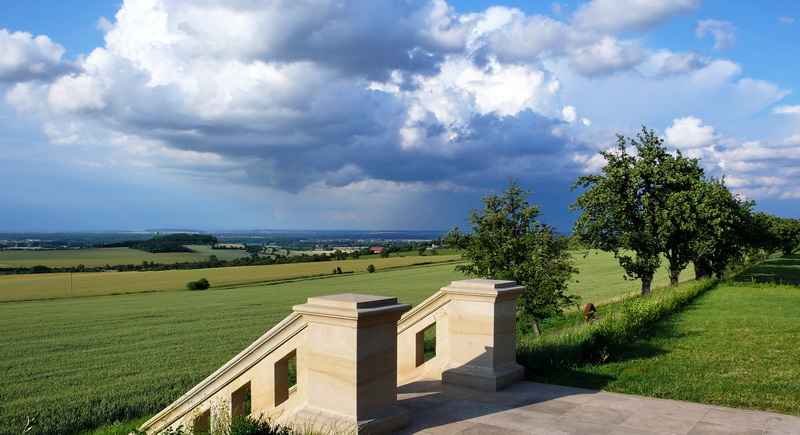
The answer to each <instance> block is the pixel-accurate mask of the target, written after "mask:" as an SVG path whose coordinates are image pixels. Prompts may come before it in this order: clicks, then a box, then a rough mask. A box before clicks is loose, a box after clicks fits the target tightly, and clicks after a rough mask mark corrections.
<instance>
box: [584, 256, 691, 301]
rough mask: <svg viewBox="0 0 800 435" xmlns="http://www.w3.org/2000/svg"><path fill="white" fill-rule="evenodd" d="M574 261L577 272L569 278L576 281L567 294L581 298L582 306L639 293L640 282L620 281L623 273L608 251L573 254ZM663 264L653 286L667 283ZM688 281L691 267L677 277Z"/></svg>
mask: <svg viewBox="0 0 800 435" xmlns="http://www.w3.org/2000/svg"><path fill="white" fill-rule="evenodd" d="M574 258H575V267H577V268H578V270H579V271H580V273H578V274H577V275H574V276H573V279H575V280H576V281H577V282H573V283H571V284H570V285H569V291H568V293H572V294H576V295H579V296H581V302H582V303H583V304H584V305H585V304H586V303H587V302H592V303H594V304H595V305H597V304H598V303H602V302H605V301H609V300H612V299H615V298H619V297H620V296H625V295H628V294H630V293H638V292H641V290H642V282H641V281H638V280H630V279H628V280H625V279H624V275H625V272H624V271H623V270H622V267H620V265H619V262H618V261H617V259H615V258H614V255H613V254H611V253H610V252H603V251H597V250H591V251H588V254H587V255H584V254H583V253H582V252H581V253H576V254H574ZM665 264H666V263H665V262H664V261H662V265H661V268H660V269H659V270H658V272H657V273H656V275H655V276H654V277H653V284H652V285H653V287H657V286H662V285H667V284H669V273H668V272H667V268H666V265H665ZM688 278H694V271H693V270H692V269H691V266H690V267H689V269H687V270H684V271H683V273H682V274H681V280H684V279H688Z"/></svg>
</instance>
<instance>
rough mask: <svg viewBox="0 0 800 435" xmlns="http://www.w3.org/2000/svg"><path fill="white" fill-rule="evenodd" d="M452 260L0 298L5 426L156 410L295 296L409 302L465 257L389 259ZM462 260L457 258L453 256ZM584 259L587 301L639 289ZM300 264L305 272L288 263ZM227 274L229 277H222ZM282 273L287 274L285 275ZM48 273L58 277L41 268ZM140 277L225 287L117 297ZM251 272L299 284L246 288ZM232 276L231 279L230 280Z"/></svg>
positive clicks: (88, 424)
mask: <svg viewBox="0 0 800 435" xmlns="http://www.w3.org/2000/svg"><path fill="white" fill-rule="evenodd" d="M447 257H448V256H444V255H437V256H425V257H423V258H420V257H392V258H389V259H369V260H347V261H340V262H339V265H340V267H342V269H344V270H346V271H347V270H356V269H358V270H360V269H361V268H363V269H365V268H366V266H367V265H368V264H372V263H374V264H375V265H376V267H378V268H379V271H378V272H377V273H373V274H369V273H352V274H344V275H330V271H331V270H332V268H333V267H335V263H333V262H324V263H301V264H295V265H273V266H253V267H246V268H220V269H205V270H190V271H165V272H129V273H128V272H109V273H94V274H74V275H75V276H74V277H73V279H76V280H77V279H78V278H77V277H78V276H80V277H86V278H89V277H91V276H97V278H96V279H98V280H100V281H98V282H97V283H95V284H94V285H95V287H93V288H94V289H95V290H94V291H95V292H96V293H94V294H101V295H99V296H94V297H80V298H69V297H67V298H61V299H50V300H29V301H17V302H7V303H0V339H2V342H3V346H0V370H2V373H3V376H0V433H19V432H21V431H22V428H23V427H24V425H25V421H26V418H28V417H31V418H32V417H36V422H37V423H36V426H35V427H34V430H33V431H32V432H31V433H69V432H74V431H77V430H81V429H85V428H92V427H96V426H98V425H101V424H104V423H108V422H113V421H115V420H125V419H130V418H138V417H141V416H143V415H152V414H153V413H155V412H157V411H158V410H160V409H161V408H163V407H164V406H166V405H167V404H169V403H170V402H171V401H173V400H174V399H176V398H177V397H179V396H180V395H182V394H183V393H184V392H185V391H187V390H188V389H189V388H191V387H192V386H194V385H195V384H196V383H197V382H199V381H200V380H202V379H203V378H204V377H205V376H207V375H208V374H210V373H211V372H212V371H214V370H215V369H217V368H218V367H219V366H220V365H222V364H223V363H224V362H226V361H227V360H229V359H230V358H231V357H232V356H234V355H235V354H237V353H238V352H239V351H241V350H242V349H244V348H245V347H246V346H247V345H249V344H250V343H251V342H252V341H253V340H255V339H256V338H257V337H259V336H260V335H262V334H263V333H264V332H266V331H267V330H269V329H270V328H271V327H272V326H274V325H275V324H276V323H278V322H279V321H280V320H282V319H283V318H284V317H285V316H286V315H288V314H289V313H290V312H291V307H292V306H293V305H295V304H300V303H304V302H305V301H306V299H307V298H308V297H310V296H320V295H326V294H335V293H349V292H353V293H367V294H375V295H387V296H397V297H398V299H399V301H400V302H404V303H410V304H412V305H413V304H418V303H419V302H421V301H423V300H424V299H426V298H427V297H428V296H430V295H432V294H433V293H434V292H436V291H437V290H438V289H439V288H441V287H443V286H445V285H448V284H449V283H450V282H451V281H453V280H458V279H463V278H464V276H463V275H460V274H457V273H455V272H454V271H453V268H454V263H452V262H448V263H443V264H428V265H422V266H415V267H405V268H403V267H397V268H394V269H391V268H386V267H389V266H390V265H391V266H403V265H408V264H412V263H415V262H420V261H441V260H448V258H447ZM453 258H457V257H452V258H449V259H450V260H452V259H453ZM383 262H385V263H383ZM577 262H578V267H579V268H581V269H582V270H583V272H582V273H581V274H580V275H578V276H577V278H578V279H579V280H580V282H579V283H574V284H573V285H572V286H571V290H572V292H575V293H578V294H580V295H581V296H582V297H583V300H584V301H599V300H602V299H604V298H606V297H608V296H611V297H614V296H620V295H621V294H624V293H628V292H630V291H634V290H636V289H637V288H638V283H637V282H632V281H624V280H622V272H621V269H619V266H618V265H616V261H615V260H614V259H613V257H611V256H609V255H606V254H602V253H600V254H598V255H590V256H589V257H587V258H585V259H584V258H582V257H579V258H578V259H577ZM288 266H292V267H296V268H298V269H285V267H288ZM356 266H357V267H356ZM313 267H319V268H320V269H319V270H318V272H319V274H327V275H326V276H322V277H317V278H315V279H300V278H297V277H298V276H307V275H310V274H314V273H315V272H314V271H315V269H313V270H312V269H310V268H313ZM351 267H352V269H351ZM178 272H180V273H178ZM215 272H218V273H220V275H219V276H217V275H213V273H215ZM173 274H176V275H173ZM279 274H285V275H281V276H283V278H279V277H278V275H279ZM48 275H56V274H42V275H38V276H39V277H42V278H44V277H47V276H48ZM129 275H131V276H139V277H138V278H136V279H146V280H147V281H146V282H148V283H150V284H148V285H151V286H157V285H161V286H164V285H165V283H166V282H167V281H170V280H171V282H172V283H173V284H172V285H173V286H174V287H173V288H172V289H173V290H178V289H182V288H184V286H185V283H186V282H187V281H189V280H194V279H197V278H199V277H200V276H204V277H206V278H207V279H209V281H211V283H212V286H217V287H212V288H211V289H210V290H206V291H199V292H189V291H159V292H151V293H138V294H118V295H108V294H109V293H123V291H122V290H124V289H125V285H131V286H134V284H125V283H126V280H128V279H130V278H128V276H129ZM36 276H37V275H25V276H4V277H0V295H2V297H4V298H6V299H5V300H15V299H14V298H17V299H19V297H18V296H17V295H15V292H20V291H23V292H26V293H29V295H28V296H30V293H31V292H34V290H32V289H31V288H32V287H35V286H36V285H40V284H34V282H32V281H28V282H25V281H19V282H17V283H16V284H15V285H16V286H17V287H9V286H7V287H2V285H3V284H4V283H6V281H4V280H6V279H9V278H17V277H21V278H29V279H30V278H32V277H36ZM51 278H52V277H51ZM68 278H69V274H61V276H60V277H58V280H59V286H60V288H58V289H56V290H52V289H51V290H47V289H40V290H37V291H39V292H42V293H41V297H51V298H53V297H61V296H58V295H57V294H56V293H53V292H54V291H57V292H61V294H64V293H67V292H68V287H67V283H66V280H67V279H68ZM248 279H252V280H256V281H268V280H271V279H293V281H283V282H279V283H272V284H269V283H262V284H247V285H235V284H237V283H240V284H241V283H244V282H246V280H248ZM226 280H228V281H226ZM137 282H138V283H139V284H136V285H138V287H136V286H134V287H131V288H133V290H131V291H142V288H147V286H145V285H143V284H141V282H140V281H137ZM223 282H229V283H230V287H225V288H220V287H218V286H219V285H221V284H222V283H223ZM84 284H85V283H84ZM80 285H82V284H78V281H76V282H75V283H74V287H75V293H77V292H78V291H81V290H78V288H79V286H80ZM156 288H157V287H152V289H154V290H155V289H156ZM158 288H163V287H158ZM136 289H139V290H136ZM48 291H49V292H50V293H48ZM104 293H105V294H106V295H102V294H104ZM92 294H93V293H91V292H88V291H87V292H86V293H84V294H82V295H83V296H89V295H92Z"/></svg>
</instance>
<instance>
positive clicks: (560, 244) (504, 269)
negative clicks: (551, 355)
mask: <svg viewBox="0 0 800 435" xmlns="http://www.w3.org/2000/svg"><path fill="white" fill-rule="evenodd" d="M530 194H531V192H530V191H528V190H523V189H522V188H520V187H519V183H518V182H517V181H514V180H509V185H508V189H507V190H506V191H505V192H504V193H503V195H488V196H485V197H484V198H483V202H484V208H483V209H482V210H476V209H472V210H470V212H469V220H470V222H471V223H472V230H473V234H472V236H470V237H469V238H466V239H465V240H468V243H467V245H466V247H465V251H464V252H463V254H462V257H463V258H464V259H466V260H468V263H467V264H465V265H460V266H456V270H457V271H460V272H463V273H465V274H466V275H468V276H476V277H480V278H489V279H500V280H512V281H516V282H518V283H519V284H521V285H524V286H525V287H526V290H525V291H524V292H523V294H522V295H521V296H520V298H519V299H518V302H517V311H518V313H519V314H520V315H521V317H525V318H527V319H528V320H529V321H530V322H531V325H532V326H533V328H534V329H535V330H536V332H537V334H538V333H539V326H538V322H539V321H540V320H541V319H544V318H546V317H550V316H553V315H555V314H558V313H560V312H561V310H562V308H563V307H565V306H567V305H570V304H572V303H574V302H577V297H574V296H568V295H566V294H565V291H566V289H567V282H568V281H569V280H570V278H571V277H572V275H573V274H574V273H577V269H575V268H574V267H573V260H572V256H571V255H570V253H569V251H568V250H567V239H566V238H564V237H559V236H558V235H557V234H556V232H555V230H554V229H553V228H552V227H550V226H548V225H545V224H543V223H541V222H539V221H537V218H538V217H539V216H540V214H541V213H540V211H539V207H538V206H530V205H528V201H527V200H526V198H527V197H528V196H529V195H530ZM451 233H452V232H451ZM453 236H454V237H456V238H458V236H457V235H453Z"/></svg>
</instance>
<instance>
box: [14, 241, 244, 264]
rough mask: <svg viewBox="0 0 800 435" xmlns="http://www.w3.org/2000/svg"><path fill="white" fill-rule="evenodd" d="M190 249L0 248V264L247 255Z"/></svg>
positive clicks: (175, 260)
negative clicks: (189, 250)
mask: <svg viewBox="0 0 800 435" xmlns="http://www.w3.org/2000/svg"><path fill="white" fill-rule="evenodd" d="M188 248H189V249H191V250H192V252H162V253H158V254H151V253H149V252H145V251H139V250H138V249H130V248H86V249H64V250H41V251H23V250H9V251H0V267H32V266H37V265H42V266H47V267H75V266H77V265H79V264H83V265H84V266H86V267H103V266H105V265H107V264H109V265H112V266H113V265H117V264H141V263H142V261H147V262H148V263H149V262H151V261H152V262H154V263H164V264H172V263H183V262H185V261H188V262H192V261H204V260H206V259H207V258H208V256H209V255H216V256H217V258H219V259H221V260H234V259H236V258H242V257H247V256H249V254H248V253H246V252H245V251H243V250H238V249H211V246H207V245H192V246H188Z"/></svg>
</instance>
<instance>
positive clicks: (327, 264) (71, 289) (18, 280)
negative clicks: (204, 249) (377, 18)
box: [0, 255, 460, 302]
mask: <svg viewBox="0 0 800 435" xmlns="http://www.w3.org/2000/svg"><path fill="white" fill-rule="evenodd" d="M459 258H460V257H459V256H458V255H437V256H425V257H419V256H416V257H391V258H372V259H359V260H347V261H339V267H340V268H341V269H342V271H343V272H345V273H347V272H366V270H367V266H369V265H370V264H374V265H375V268H376V269H378V270H379V271H380V270H381V269H388V268H394V267H406V266H411V265H414V264H419V263H436V262H448V261H454V260H457V259H459ZM335 267H336V263H335V262H333V261H323V262H317V263H293V264H273V265H268V266H241V267H219V268H213V269H193V270H164V271H146V272H85V273H72V274H70V273H39V274H25V275H0V302H9V301H24V300H37V299H55V298H70V297H82V296H100V295H110V294H125V293H141V292H161V291H176V290H185V289H186V283H187V282H189V281H196V280H197V279H199V278H206V279H207V280H208V281H209V282H210V283H211V286H212V287H226V286H233V285H241V284H248V283H261V282H269V281H281V280H290V279H298V278H305V277H310V276H320V275H326V274H330V273H331V272H332V271H333V269H334V268H335ZM451 267H452V266H451Z"/></svg>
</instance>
